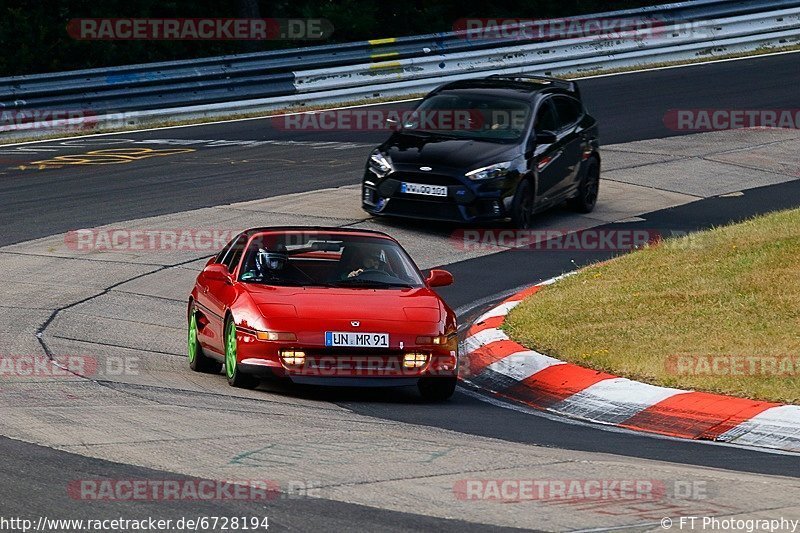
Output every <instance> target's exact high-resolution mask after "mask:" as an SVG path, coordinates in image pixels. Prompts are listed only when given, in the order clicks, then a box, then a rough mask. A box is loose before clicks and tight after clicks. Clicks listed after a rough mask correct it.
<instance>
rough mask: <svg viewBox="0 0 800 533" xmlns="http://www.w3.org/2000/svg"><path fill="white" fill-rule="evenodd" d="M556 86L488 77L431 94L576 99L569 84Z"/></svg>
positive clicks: (451, 83) (543, 81)
mask: <svg viewBox="0 0 800 533" xmlns="http://www.w3.org/2000/svg"><path fill="white" fill-rule="evenodd" d="M558 81H559V83H558V85H555V84H554V83H553V82H550V81H547V80H546V79H544V78H543V79H541V80H538V79H525V78H514V77H507V78H504V77H489V78H479V79H474V80H459V81H454V82H450V83H448V84H446V85H442V86H441V87H439V88H438V89H436V90H435V91H433V93H432V94H438V93H441V92H444V91H469V92H470V93H475V94H480V93H484V94H486V95H491V96H494V97H497V96H506V97H511V98H520V97H521V98H525V99H532V98H533V97H534V96H537V95H540V94H564V95H567V96H573V97H578V94H577V90H576V89H572V90H570V89H567V88H566V87H567V86H568V84H569V83H570V82H566V81H564V82H561V80H558Z"/></svg>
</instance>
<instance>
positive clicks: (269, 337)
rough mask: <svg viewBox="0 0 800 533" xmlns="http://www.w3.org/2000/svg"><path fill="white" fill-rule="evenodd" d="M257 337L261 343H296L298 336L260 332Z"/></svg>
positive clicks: (276, 332)
mask: <svg viewBox="0 0 800 533" xmlns="http://www.w3.org/2000/svg"><path fill="white" fill-rule="evenodd" d="M256 336H257V337H258V340H260V341H296V340H297V335H295V334H294V333H288V332H284V331H258V332H256Z"/></svg>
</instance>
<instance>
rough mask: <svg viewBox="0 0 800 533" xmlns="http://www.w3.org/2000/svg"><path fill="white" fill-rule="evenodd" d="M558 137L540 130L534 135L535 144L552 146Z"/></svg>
mask: <svg viewBox="0 0 800 533" xmlns="http://www.w3.org/2000/svg"><path fill="white" fill-rule="evenodd" d="M557 140H558V136H557V135H556V134H555V133H554V132H552V131H550V130H542V131H540V132H538V133H537V134H536V144H553V143H554V142H556V141H557Z"/></svg>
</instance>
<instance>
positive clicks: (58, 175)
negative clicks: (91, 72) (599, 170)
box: [0, 54, 798, 245]
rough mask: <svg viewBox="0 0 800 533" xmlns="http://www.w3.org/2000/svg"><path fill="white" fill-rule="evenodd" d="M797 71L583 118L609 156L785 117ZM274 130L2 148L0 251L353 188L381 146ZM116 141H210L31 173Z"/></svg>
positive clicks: (616, 89) (735, 69)
mask: <svg viewBox="0 0 800 533" xmlns="http://www.w3.org/2000/svg"><path fill="white" fill-rule="evenodd" d="M797 65H798V56H797V54H787V55H777V56H769V57H763V58H756V59H749V60H746V61H730V62H722V63H711V64H707V65H699V66H691V67H686V68H677V69H668V70H656V71H651V72H641V73H633V74H625V75H620V76H610V77H603V78H594V79H587V80H584V81H582V82H581V87H582V91H583V95H584V98H585V101H586V103H587V106H588V109H589V110H590V112H591V113H592V114H594V115H595V116H596V117H597V119H598V120H599V124H600V128H601V129H600V140H601V143H602V144H604V145H608V144H616V143H624V142H629V141H634V140H643V139H656V138H661V137H669V136H673V135H680V134H685V133H689V132H679V131H673V130H670V129H668V128H667V127H666V126H665V125H664V120H663V118H664V116H665V114H666V113H667V111H668V110H670V109H705V108H721V109H727V108H731V109H771V108H790V109H791V108H793V107H794V106H796V103H797V99H796V94H797V93H796V87H797V81H798V77H797V76H798V75H797V70H798V69H797ZM405 105H408V104H405ZM394 107H399V106H397V105H395V106H394ZM280 124H281V122H280V120H278V121H277V123H276V122H275V121H272V120H269V119H268V120H247V121H238V122H225V123H220V124H213V125H207V126H195V127H188V128H171V129H164V130H155V131H144V132H138V133H137V132H133V133H124V134H121V135H113V136H105V137H99V138H97V137H90V138H84V139H81V140H72V141H66V142H40V143H35V144H27V145H23V146H17V147H0V197H2V198H3V200H4V202H3V203H4V209H3V211H2V212H0V227H2V228H4V231H3V234H2V235H0V245H6V244H11V243H13V242H20V241H23V240H28V239H35V238H37V237H43V236H46V235H52V234H54V233H59V232H63V231H68V230H69V229H74V228H82V227H93V226H97V225H100V224H108V223H111V222H115V221H120V220H128V219H133V218H139V217H146V216H154V215H160V214H164V213H173V212H177V211H184V210H186V209H197V208H199V207H207V206H214V205H220V204H225V203H230V202H238V201H244V200H248V199H252V198H266V197H269V196H276V195H281V194H288V193H294V192H301V191H309V190H315V189H322V188H326V187H338V186H341V185H349V184H353V183H356V182H357V180H358V177H359V176H360V173H361V171H362V170H363V165H364V162H365V161H366V156H367V155H368V154H369V152H370V151H371V149H372V148H374V146H375V145H377V144H378V143H380V142H382V141H383V139H385V138H386V137H387V134H386V133H383V132H319V131H317V132H314V131H286V130H285V129H283V128H281V127H280ZM124 139H131V140H135V141H137V140H138V141H153V140H159V139H160V140H165V139H173V140H186V139H191V140H198V141H207V142H204V143H198V144H192V145H183V146H181V145H177V144H157V143H153V142H148V143H146V144H142V145H136V147H146V148H153V149H166V148H184V149H192V150H194V151H193V152H189V153H185V154H175V155H169V156H165V157H156V158H151V159H145V160H141V161H137V163H136V164H135V165H131V164H93V165H91V167H90V169H91V170H87V166H86V165H78V166H76V167H73V168H70V167H69V166H62V167H57V168H53V169H45V170H37V168H38V167H37V165H36V164H35V162H36V161H43V160H44V161H46V160H51V159H52V158H53V157H57V156H60V155H65V154H81V153H85V152H87V151H92V150H108V149H112V150H113V149H118V148H120V147H130V146H132V145H131V143H129V142H128V143H126V142H124ZM225 141H229V144H226V143H225ZM235 141H239V142H240V144H239V145H237V144H236V143H235ZM248 141H256V142H259V141H270V142H272V143H274V144H265V145H262V146H259V147H258V150H252V149H250V148H249V147H248V146H247V145H246V144H244V143H247V142H248ZM298 143H300V144H298ZM320 143H331V144H320ZM19 166H24V167H27V168H26V169H25V170H20V169H19V168H18V167H19ZM290 176H291V178H289V177H290ZM42 206H45V208H44V209H43V208H42ZM65 213H66V214H67V216H65Z"/></svg>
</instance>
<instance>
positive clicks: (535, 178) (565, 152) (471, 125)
mask: <svg viewBox="0 0 800 533" xmlns="http://www.w3.org/2000/svg"><path fill="white" fill-rule="evenodd" d="M597 135H598V128H597V121H596V120H595V119H594V118H593V117H592V116H590V115H589V114H588V113H587V112H586V109H585V108H584V106H583V103H582V101H581V96H580V92H579V90H578V86H577V84H576V83H575V82H571V81H566V80H561V79H557V78H548V77H543V76H522V75H509V76H500V75H495V76H489V77H488V78H482V79H476V80H462V81H456V82H453V83H449V84H447V85H443V86H442V87H439V88H438V89H436V90H434V91H433V92H431V93H430V94H428V95H427V96H426V97H425V98H424V99H423V100H422V101H421V102H420V104H419V105H418V106H417V107H416V109H415V110H414V111H413V113H411V114H410V116H409V117H405V118H403V120H402V123H401V124H397V125H396V128H395V131H394V132H393V133H392V135H391V137H389V139H388V140H387V141H386V142H384V143H383V144H381V145H380V146H379V147H378V148H377V149H376V150H375V151H374V152H372V154H371V155H370V157H369V159H368V161H367V165H366V169H365V171H364V179H363V183H362V206H363V208H364V209H365V210H366V211H367V212H369V213H371V214H373V215H392V216H398V217H407V218H419V219H434V220H447V221H454V222H486V221H494V220H511V221H512V223H513V224H514V225H516V226H517V227H520V228H528V227H530V225H531V221H532V218H533V215H534V214H535V213H537V212H540V211H543V210H545V209H547V208H549V207H552V206H555V205H558V204H561V203H563V202H564V201H569V202H570V204H571V205H572V206H573V207H574V208H575V209H576V210H577V211H579V212H582V213H588V212H590V211H592V210H593V209H594V206H595V203H596V202H597V194H598V190H599V184H600V154H599V152H598V146H599V144H598V140H597Z"/></svg>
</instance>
